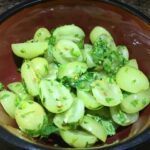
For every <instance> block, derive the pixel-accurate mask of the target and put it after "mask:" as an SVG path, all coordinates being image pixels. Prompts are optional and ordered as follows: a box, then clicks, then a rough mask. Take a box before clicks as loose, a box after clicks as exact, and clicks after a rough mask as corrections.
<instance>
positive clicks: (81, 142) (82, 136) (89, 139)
mask: <svg viewBox="0 0 150 150" xmlns="http://www.w3.org/2000/svg"><path fill="white" fill-rule="evenodd" d="M60 136H61V138H62V139H63V140H64V141H65V142H66V143H67V144H68V145H70V146H72V147H76V148H85V147H90V146H92V145H93V144H95V143H96V142H97V138H96V137H95V136H94V135H91V134H90V133H88V132H85V131H79V130H61V131H60Z"/></svg>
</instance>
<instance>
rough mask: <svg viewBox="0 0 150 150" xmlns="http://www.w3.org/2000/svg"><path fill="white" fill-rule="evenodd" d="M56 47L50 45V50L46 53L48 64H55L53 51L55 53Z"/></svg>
mask: <svg viewBox="0 0 150 150" xmlns="http://www.w3.org/2000/svg"><path fill="white" fill-rule="evenodd" d="M54 50H55V49H54V46H53V45H51V44H49V45H48V49H47V50H46V51H45V52H44V58H45V59H46V60H47V61H48V63H49V64H50V63H53V62H54V56H53V51H54Z"/></svg>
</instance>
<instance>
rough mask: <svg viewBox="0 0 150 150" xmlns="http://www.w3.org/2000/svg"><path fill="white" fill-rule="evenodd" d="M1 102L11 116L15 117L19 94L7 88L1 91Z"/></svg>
mask: <svg viewBox="0 0 150 150" xmlns="http://www.w3.org/2000/svg"><path fill="white" fill-rule="evenodd" d="M0 103H1V104H2V106H3V108H4V110H5V111H6V112H7V114H8V115H9V116H10V117H11V118H15V111H16V107H17V96H16V95H15V94H14V93H12V92H9V91H7V90H3V91H0Z"/></svg>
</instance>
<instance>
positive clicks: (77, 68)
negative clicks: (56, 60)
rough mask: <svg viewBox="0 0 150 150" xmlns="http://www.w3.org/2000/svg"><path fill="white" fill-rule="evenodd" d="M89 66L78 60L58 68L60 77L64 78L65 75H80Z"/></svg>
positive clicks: (70, 76)
mask: <svg viewBox="0 0 150 150" xmlns="http://www.w3.org/2000/svg"><path fill="white" fill-rule="evenodd" d="M87 68H88V67H87V65H86V64H85V63H82V62H77V61H75V62H71V63H67V64H64V65H61V66H60V67H59V70H58V78H59V79H62V78H63V77H69V78H76V77H79V75H81V74H82V73H84V72H86V70H87Z"/></svg>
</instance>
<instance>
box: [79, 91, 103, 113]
mask: <svg viewBox="0 0 150 150" xmlns="http://www.w3.org/2000/svg"><path fill="white" fill-rule="evenodd" d="M77 95H78V97H79V98H80V99H81V100H82V101H83V103H84V105H85V107H86V108H87V109H91V110H95V109H99V108H101V107H103V106H102V105H101V104H100V103H99V102H97V101H96V99H95V98H94V97H93V95H92V93H90V92H86V91H82V90H81V89H78V90H77Z"/></svg>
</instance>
